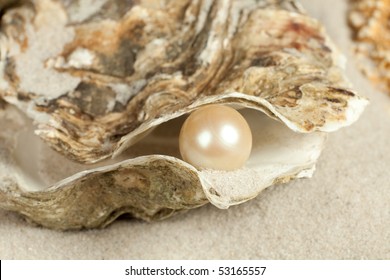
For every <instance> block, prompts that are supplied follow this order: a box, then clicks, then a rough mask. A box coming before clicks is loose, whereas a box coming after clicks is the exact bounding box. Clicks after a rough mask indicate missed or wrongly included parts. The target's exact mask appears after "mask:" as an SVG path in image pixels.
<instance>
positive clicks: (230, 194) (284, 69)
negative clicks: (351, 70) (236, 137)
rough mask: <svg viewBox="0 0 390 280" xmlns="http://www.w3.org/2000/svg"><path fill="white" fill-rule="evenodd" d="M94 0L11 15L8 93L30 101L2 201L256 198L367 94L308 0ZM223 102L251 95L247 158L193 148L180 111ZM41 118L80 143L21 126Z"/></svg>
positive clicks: (5, 158)
mask: <svg viewBox="0 0 390 280" xmlns="http://www.w3.org/2000/svg"><path fill="white" fill-rule="evenodd" d="M89 2H90V1H65V0H63V1H55V0H36V1H31V2H28V3H24V4H23V5H18V6H15V7H11V8H9V9H7V10H6V12H5V13H4V15H3V17H2V22H1V27H2V33H1V42H0V50H1V58H2V60H1V62H0V69H1V70H0V76H1V77H2V78H1V82H0V97H1V98H3V99H4V100H5V101H6V102H7V103H9V104H12V105H14V106H16V107H18V110H17V109H15V108H14V107H12V106H11V105H8V106H3V107H4V108H3V109H2V111H1V113H0V114H1V118H0V120H1V121H0V122H1V127H2V128H3V127H4V129H3V130H2V131H1V132H0V137H1V139H2V141H1V145H0V151H1V159H0V170H1V171H2V172H1V174H0V179H1V182H2V183H1V184H0V206H1V207H2V208H5V209H9V210H13V211H17V212H19V213H21V214H23V215H24V216H26V217H28V218H29V219H31V220H32V221H34V222H36V223H38V224H41V225H43V226H46V227H50V228H57V229H76V228H93V227H102V226H105V225H107V224H108V223H110V222H111V221H112V220H114V219H115V218H116V217H117V216H119V215H121V214H123V213H130V214H131V215H132V216H134V217H137V218H141V219H144V220H153V219H159V218H163V217H167V216H170V215H171V214H173V213H176V212H178V211H182V210H186V209H190V208H194V207H198V206H201V205H203V204H205V203H207V202H208V201H210V202H212V203H213V204H214V205H216V206H218V207H220V208H227V207H229V206H230V205H234V204H238V203H241V202H244V201H246V200H248V199H251V198H253V197H255V196H256V195H257V194H258V193H259V192H260V191H261V190H263V189H264V188H265V187H268V186H270V185H272V184H275V183H279V182H286V181H288V180H290V179H293V178H300V177H309V176H311V175H312V173H313V171H314V166H315V162H316V160H317V159H318V157H319V155H320V152H321V149H322V147H323V143H324V139H325V137H326V134H325V133H324V132H330V131H335V130H337V129H338V128H340V127H343V126H347V125H350V124H351V123H353V122H354V121H356V120H357V118H358V117H359V115H360V114H361V113H362V111H363V109H364V107H365V105H366V104H367V101H366V100H365V99H363V98H361V97H359V96H358V95H357V94H356V93H354V92H353V91H352V90H351V89H350V85H349V83H348V81H347V80H346V79H345V77H344V76H343V74H342V68H343V63H344V58H343V56H342V55H341V54H339V53H338V51H337V50H336V48H335V47H334V45H333V43H332V42H331V41H330V39H329V38H328V37H327V35H326V34H325V32H324V30H323V28H322V26H321V25H320V24H319V23H318V22H317V21H316V20H314V19H311V18H310V17H308V16H306V15H305V14H304V12H303V11H302V10H301V9H300V8H299V6H298V4H296V3H295V2H293V1H277V2H275V1H270V0H269V1H266V0H263V1H255V0H246V1H235V0H224V1H212V0H203V1H200V0H199V1H189V0H186V1H168V0H165V1H152V0H148V1H147V0H144V1H141V0H140V1H130V2H126V3H125V2H124V1H113V0H99V1H95V2H96V3H95V2H94V5H90V3H89ZM275 19H277V20H275ZM212 103H224V104H230V105H232V106H238V107H241V108H242V107H244V108H249V109H251V110H249V111H248V109H246V111H244V112H243V113H244V115H245V117H246V118H247V120H248V121H249V123H250V125H251V128H252V132H253V134H254V144H253V151H252V155H251V157H250V159H249V161H248V163H247V165H246V167H245V168H243V169H240V170H237V171H233V172H221V171H209V170H203V171H199V170H196V169H195V168H194V167H192V166H191V165H189V164H187V163H185V162H183V161H182V160H180V159H179V158H180V157H179V154H178V151H177V135H178V134H177V128H178V127H180V120H181V116H183V115H185V114H186V113H189V112H191V111H192V110H195V109H196V108H198V107H200V106H203V105H205V104H212ZM24 114H25V115H26V116H28V118H29V119H31V120H33V121H34V124H32V123H31V121H30V120H29V119H27V118H26V117H25V116H24ZM159 125H161V126H163V129H160V128H157V129H155V130H154V131H152V130H153V128H156V127H157V126H159ZM23 128H26V129H25V130H24V129H23ZM175 128H176V130H175ZM169 131H171V132H169ZM172 131H173V132H172ZM175 131H176V134H175ZM33 132H35V133H36V134H37V135H39V136H40V138H41V139H42V140H43V141H44V142H45V143H46V144H48V145H50V146H51V147H52V148H53V149H54V150H56V151H58V152H60V153H61V154H63V155H64V156H65V157H62V156H60V155H58V154H56V153H54V152H52V151H51V150H48V149H47V146H46V144H43V142H42V141H41V140H39V139H35V140H34V141H33V142H30V141H31V140H27V141H29V142H24V143H23V142H21V141H25V140H23V139H32V138H33V136H32V134H33ZM162 132H163V133H162ZM23 133H24V134H23ZM169 133H171V134H169ZM20 139H22V140H20ZM140 139H142V141H139V140H140ZM32 143H35V144H34V145H35V146H33V147H35V148H31V147H32V146H31V145H33V144H32ZM26 147H27V149H26ZM37 150H38V151H39V152H37ZM160 154H162V155H160ZM112 157H115V158H114V159H109V158H112ZM70 160H74V161H78V162H80V163H83V164H77V163H73V162H72V161H70ZM33 162H37V164H29V163H33ZM58 163H60V164H59V165H58ZM85 163H88V164H94V165H85ZM56 164H57V165H56ZM53 166H61V168H53ZM65 167H66V168H65ZM53 169H55V170H53ZM49 170H50V171H51V172H48V171H49ZM83 170H84V171H83ZM244 185H245V188H243V187H242V186H244Z"/></svg>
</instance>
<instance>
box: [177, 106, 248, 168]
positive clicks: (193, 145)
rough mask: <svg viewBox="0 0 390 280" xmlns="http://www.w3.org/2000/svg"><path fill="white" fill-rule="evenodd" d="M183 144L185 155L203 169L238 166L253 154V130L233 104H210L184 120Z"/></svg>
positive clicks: (182, 150) (187, 159) (181, 135)
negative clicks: (229, 105)
mask: <svg viewBox="0 0 390 280" xmlns="http://www.w3.org/2000/svg"><path fill="white" fill-rule="evenodd" d="M179 148H180V153H181V156H182V157H183V159H184V160H185V161H187V162H188V163H190V164H192V165H193V166H195V167H197V168H199V169H216V170H234V169H237V168H240V167H242V166H243V165H244V164H245V162H246V161H247V159H248V158H249V155H250V153H251V149H252V133H251V130H250V128H249V125H248V123H247V122H246V120H245V119H244V117H243V116H242V115H241V114H240V113H239V112H237V111H236V110H234V109H233V108H230V107H228V106H223V105H207V106H205V107H201V108H200V109H198V110H196V111H194V112H193V113H191V115H190V116H189V117H188V118H187V119H186V121H185V122H184V124H183V126H182V128H181V131H180V137H179Z"/></svg>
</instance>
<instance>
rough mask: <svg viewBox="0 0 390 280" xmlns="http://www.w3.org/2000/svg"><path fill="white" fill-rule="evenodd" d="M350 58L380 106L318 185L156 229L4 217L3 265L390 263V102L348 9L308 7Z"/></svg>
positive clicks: (342, 144)
mask: <svg viewBox="0 0 390 280" xmlns="http://www.w3.org/2000/svg"><path fill="white" fill-rule="evenodd" d="M301 2H302V3H303V5H304V6H305V7H306V8H307V10H308V12H309V13H310V14H311V15H313V16H314V17H316V18H318V19H320V20H321V21H322V22H324V24H325V26H326V28H327V30H328V32H329V34H330V35H331V37H332V38H333V39H334V41H335V42H336V44H337V45H338V46H339V47H340V49H341V50H342V51H343V52H344V53H346V54H347V56H348V69H347V73H348V77H349V78H350V79H351V80H352V82H353V83H354V85H355V88H356V89H358V91H359V92H360V93H361V94H362V95H365V96H367V97H368V98H369V99H370V100H371V105H370V106H369V107H368V108H367V110H366V111H365V113H364V115H363V116H362V118H361V119H360V120H359V121H358V122H357V123H356V124H354V125H353V126H351V127H349V128H347V129H342V130H341V131H339V132H336V133H333V134H331V136H330V138H329V141H328V143H327V147H326V149H325V150H324V152H323V155H322V156H321V158H320V161H319V162H318V165H317V172H316V173H315V175H314V178H312V179H310V180H298V181H295V182H292V183H289V184H285V185H278V186H274V187H271V188H269V189H267V190H266V191H264V192H263V193H262V194H261V195H260V196H259V197H257V198H256V199H254V200H252V201H249V202H247V203H244V204H242V205H239V206H235V207H232V208H230V209H229V210H226V211H223V210H218V209H216V208H215V207H213V206H210V205H209V206H205V207H203V208H201V209H197V210H193V211H191V212H188V213H186V214H184V215H180V216H177V217H174V218H172V219H170V220H166V221H163V222H158V223H154V224H148V223H143V222H138V221H129V220H121V221H117V222H115V223H114V224H113V225H111V226H110V227H108V228H107V229H104V230H91V231H82V232H65V233H63V232H56V231H51V230H46V229H42V228H38V227H34V226H31V225H29V224H27V223H26V222H25V221H24V220H23V219H21V218H20V217H19V216H17V215H15V214H13V213H9V212H5V211H2V210H0V259H139V258H142V259H215V258H218V259H245V258H249V259H390V180H389V179H390V173H389V171H388V166H390V142H389V139H390V97H388V96H386V95H385V94H381V93H378V92H376V91H375V90H374V89H373V88H372V87H371V85H370V84H369V82H368V81H366V80H365V78H364V77H363V76H362V75H361V74H360V73H359V72H358V70H357V69H356V63H355V62H354V59H353V57H352V56H351V42H350V39H349V31H348V29H347V28H346V23H345V21H346V18H345V11H346V1H341V0H327V1H319V0H305V1H301Z"/></svg>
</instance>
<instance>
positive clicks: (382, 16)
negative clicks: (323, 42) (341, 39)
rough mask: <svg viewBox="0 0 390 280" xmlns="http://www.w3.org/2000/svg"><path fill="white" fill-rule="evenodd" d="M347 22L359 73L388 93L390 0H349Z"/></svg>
mask: <svg viewBox="0 0 390 280" xmlns="http://www.w3.org/2000/svg"><path fill="white" fill-rule="evenodd" d="M350 6H351V7H350V11H349V22H350V25H351V27H352V28H353V31H354V40H355V41H356V42H357V46H356V48H355V53H356V55H357V57H358V59H359V63H360V65H359V66H360V68H361V69H362V71H363V73H364V74H365V75H366V76H367V77H368V78H369V79H370V80H371V81H372V82H373V83H374V84H375V85H377V86H378V87H379V88H380V89H381V90H383V91H385V92H387V93H390V67H389V65H390V59H389V51H390V26H389V24H388V21H389V17H390V2H389V1H387V0H350Z"/></svg>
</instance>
